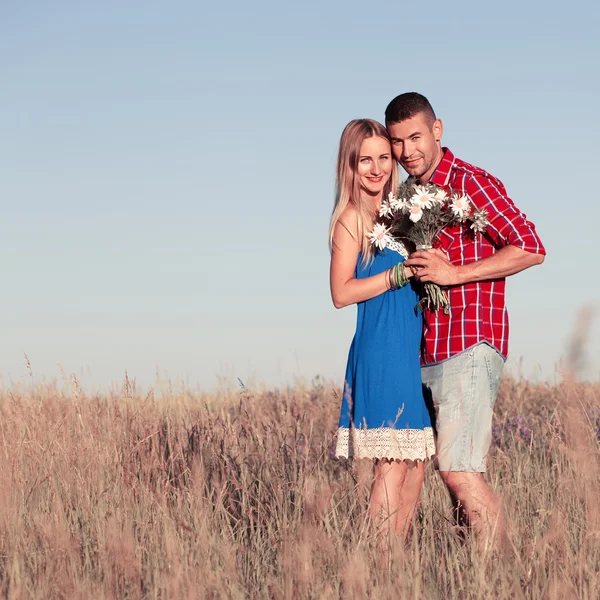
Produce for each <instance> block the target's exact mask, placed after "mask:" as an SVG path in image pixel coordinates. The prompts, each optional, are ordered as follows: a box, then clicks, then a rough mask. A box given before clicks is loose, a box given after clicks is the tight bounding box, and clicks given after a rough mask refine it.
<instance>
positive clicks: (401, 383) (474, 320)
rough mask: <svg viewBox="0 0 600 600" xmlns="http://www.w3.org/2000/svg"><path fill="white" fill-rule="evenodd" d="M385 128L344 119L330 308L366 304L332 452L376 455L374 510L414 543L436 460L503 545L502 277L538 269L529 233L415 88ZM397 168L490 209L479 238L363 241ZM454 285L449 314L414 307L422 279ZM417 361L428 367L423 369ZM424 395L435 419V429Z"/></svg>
mask: <svg viewBox="0 0 600 600" xmlns="http://www.w3.org/2000/svg"><path fill="white" fill-rule="evenodd" d="M385 124H386V127H383V125H381V124H380V123H378V122H376V121H372V120H370V119H360V120H355V121H352V122H350V123H349V124H348V125H347V126H346V128H345V129H344V132H343V133H342V137H341V140H340V148H339V154H338V161H337V177H336V185H337V198H336V204H335V208H334V211H333V215H332V218H331V226H330V233H329V238H330V245H331V251H332V252H331V271H330V284H331V294H332V298H333V303H334V305H335V306H336V308H342V307H344V306H348V305H350V304H357V305H358V319H357V326H356V334H355V336H354V340H353V342H352V346H351V347H350V353H349V357H348V366H347V370H346V377H345V386H344V395H343V400H342V408H341V417H340V424H339V429H338V435H337V448H336V454H337V456H344V457H349V458H351V457H353V458H368V459H371V460H373V461H374V465H375V472H374V481H373V487H372V490H371V499H370V512H371V514H372V516H373V517H374V518H375V519H376V521H379V523H380V524H382V525H383V528H384V529H385V530H389V529H392V530H393V531H395V532H396V533H397V534H399V535H401V536H403V538H406V535H407V534H408V531H409V528H410V524H411V521H412V517H413V515H414V513H415V510H416V507H417V503H418V499H419V495H420V492H421V487H422V485H423V478H424V461H425V460H426V459H427V458H432V457H433V455H434V454H436V465H437V467H438V469H439V472H440V475H441V477H442V480H443V481H444V483H445V484H446V486H447V488H448V490H449V492H450V494H451V496H452V497H453V499H454V500H455V502H456V503H457V505H459V506H460V507H461V510H462V513H463V514H464V516H465V517H466V520H467V522H468V524H469V525H470V526H471V527H472V528H473V530H474V531H475V532H476V533H480V534H481V535H482V536H483V537H484V538H485V539H488V538H489V536H490V535H491V534H492V533H495V534H496V535H498V536H499V538H503V537H504V530H503V523H502V516H501V510H500V505H499V501H498V498H497V497H496V496H495V494H494V492H493V490H492V488H491V487H490V486H489V484H488V483H487V481H486V480H485V479H484V476H483V473H484V472H485V470H486V455H487V453H488V450H489V448H490V444H491V437H492V412H493V406H494V402H495V400H496V396H497V394H498V387H499V383H500V377H501V374H502V368H503V366H504V361H505V359H506V355H507V350H508V347H507V338H508V318H507V313H506V307H505V303H504V289H505V278H506V277H507V276H508V275H513V274H514V273H518V272H519V271H522V270H523V269H526V268H528V267H531V266H533V265H537V264H540V263H542V262H543V260H544V255H545V250H544V247H543V245H542V243H541V241H540V239H539V237H538V236H537V234H536V232H535V227H534V225H533V224H532V223H531V222H529V221H528V220H527V219H526V217H525V215H524V214H523V213H522V212H520V211H519V209H518V208H517V207H516V206H515V205H514V203H513V202H512V200H511V199H510V198H509V197H508V196H507V194H506V190H505V188H504V186H503V185H502V183H501V182H500V181H499V180H498V179H496V178H495V177H493V176H492V175H490V174H489V173H486V172H485V171H484V170H483V169H480V168H478V167H474V166H473V165H470V164H468V163H466V162H464V161H462V160H460V159H459V158H457V157H455V156H454V155H453V154H452V152H451V151H450V150H449V149H448V148H444V147H442V145H441V139H442V132H443V128H442V122H441V120H440V119H438V118H436V115H435V113H434V111H433V109H432V107H431V105H430V103H429V101H428V100H427V98H425V97H424V96H422V95H421V94H417V93H414V92H410V93H406V94H401V95H400V96H398V97H396V98H394V99H393V100H392V101H391V102H390V104H389V105H388V107H387V109H386V111H385ZM397 163H400V165H402V167H403V168H404V170H405V171H406V172H407V173H408V174H409V176H410V177H412V178H414V179H415V180H416V181H417V182H418V183H420V184H424V183H432V184H437V185H439V186H441V187H443V188H444V189H445V190H446V191H452V192H457V193H459V194H461V195H466V196H467V197H468V198H469V200H470V201H471V203H472V204H473V205H474V207H476V208H478V209H485V210H486V212H487V217H488V221H489V224H488V226H487V229H486V231H485V234H480V235H476V236H472V235H468V225H461V226H455V227H452V228H449V229H445V230H443V231H442V232H441V234H440V235H439V236H438V240H437V241H436V244H435V246H436V248H434V249H432V250H429V251H421V252H414V253H413V254H411V255H410V257H409V256H408V252H407V251H406V249H405V247H404V246H403V244H402V243H399V242H395V243H393V244H391V246H390V245H388V246H387V247H386V248H385V249H384V250H377V249H376V247H375V246H374V245H373V244H371V242H370V239H369V235H368V234H369V233H370V231H371V230H372V229H373V224H374V221H375V219H376V218H377V216H378V215H379V209H380V207H381V203H382V199H383V198H387V197H388V194H389V193H390V192H393V193H395V191H396V188H397V185H398V177H399V175H398V165H397ZM427 281H431V282H434V283H437V284H439V285H441V286H445V287H446V286H447V293H448V297H449V301H450V313H449V314H448V315H447V314H444V312H443V311H442V310H438V311H435V312H434V311H430V310H428V309H427V308H426V309H425V310H424V313H423V315H422V316H421V314H420V313H419V312H418V311H417V310H415V305H416V304H417V301H418V295H417V292H416V291H415V290H417V289H418V286H419V282H427ZM419 355H420V363H421V364H420V365H419ZM424 395H425V396H427V397H428V400H429V401H430V402H429V404H428V405H429V406H430V407H431V408H432V412H434V414H435V419H434V420H435V423H434V425H435V432H436V436H435V439H434V432H433V428H432V420H431V417H430V412H429V410H428V408H427V404H426V401H425V398H424Z"/></svg>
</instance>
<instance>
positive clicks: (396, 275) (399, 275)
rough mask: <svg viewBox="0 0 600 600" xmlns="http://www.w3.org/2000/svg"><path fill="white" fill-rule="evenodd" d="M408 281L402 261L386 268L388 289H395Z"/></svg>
mask: <svg viewBox="0 0 600 600" xmlns="http://www.w3.org/2000/svg"><path fill="white" fill-rule="evenodd" d="M408 282H409V278H408V276H407V275H406V265H405V264H404V263H403V262H399V263H398V264H396V265H395V266H393V267H392V268H391V269H389V270H388V285H389V286H388V289H390V290H397V289H399V288H401V287H404V286H405V285H406V284H407V283H408Z"/></svg>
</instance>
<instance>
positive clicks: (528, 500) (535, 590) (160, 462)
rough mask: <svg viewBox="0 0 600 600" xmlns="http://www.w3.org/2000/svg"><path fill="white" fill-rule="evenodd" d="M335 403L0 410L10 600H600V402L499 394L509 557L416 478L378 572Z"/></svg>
mask: <svg viewBox="0 0 600 600" xmlns="http://www.w3.org/2000/svg"><path fill="white" fill-rule="evenodd" d="M338 411H339V395H338V392H337V390H336V389H334V388H332V387H331V386H330V385H327V384H324V383H323V382H322V381H320V380H318V379H317V380H315V381H314V382H313V383H312V384H310V385H303V384H301V383H298V384H297V385H295V386H294V387H291V388H289V389H283V390H247V389H241V390H240V391H239V392H227V393H225V392H224V393H222V394H215V395H210V396H208V395H201V394H198V393H195V394H194V393H191V392H186V391H185V390H180V391H174V390H171V391H166V392H165V393H164V394H163V397H161V398H160V399H157V398H155V397H154V396H153V395H152V394H149V395H140V394H138V393H136V391H135V388H134V386H133V385H132V384H131V383H130V382H129V381H126V382H125V385H124V386H123V389H122V390H121V391H120V392H119V393H116V392H114V393H110V394H106V395H98V396H93V397H89V396H86V395H85V394H83V392H82V391H81V389H80V388H79V386H78V385H76V382H75V385H74V386H73V387H72V389H71V390H70V391H68V392H65V391H64V390H62V389H60V388H59V387H57V386H52V385H39V386H34V385H31V386H28V387H27V388H25V387H22V388H19V387H13V388H12V389H11V390H6V391H4V392H2V393H0V413H1V414H0V436H1V438H0V442H1V443H0V452H1V460H2V469H0V490H1V496H0V588H1V590H2V594H3V596H4V597H6V598H248V597H249V598H337V597H342V596H343V597H344V598H367V597H371V598H394V599H396V598H550V599H552V598H560V599H561V600H565V599H566V598H590V599H597V598H598V597H600V583H599V578H598V572H599V570H600V539H599V535H600V512H599V510H600V500H599V498H600V485H599V481H598V476H599V470H598V467H599V464H598V463H599V458H600V452H599V445H598V444H599V443H598V436H599V433H600V432H599V427H600V386H599V385H590V384H588V385H584V384H578V383H574V382H565V383H563V384H561V385H557V386H549V385H534V384H531V383H528V382H527V381H524V380H522V381H518V380H515V379H511V378H505V380H504V381H503V383H502V387H501V393H500V397H499V400H498V405H497V411H496V423H495V427H494V445H493V451H492V454H493V456H492V458H491V470H490V473H489V477H490V479H491V481H492V483H493V485H494V486H495V488H496V489H497V490H498V492H499V493H500V495H501V496H502V498H503V501H504V507H505V511H506V514H507V521H508V524H509V528H510V529H509V534H510V539H511V543H512V547H511V549H510V550H509V551H508V552H507V553H506V554H505V555H503V556H498V555H496V554H495V553H494V552H493V551H489V552H481V551H479V550H478V549H477V546H476V544H474V543H473V542H472V540H471V539H470V537H469V536H468V535H467V536H466V537H465V536H464V535H463V532H461V531H460V530H457V529H456V527H455V525H454V523H453V521H452V510H451V505H450V502H449V500H448V498H447V495H446V492H445V489H444V487H443V486H442V484H441V482H440V480H439V477H438V476H437V475H436V473H435V472H434V471H433V469H432V468H431V466H429V467H428V469H427V478H426V484H425V487H424V490H423V494H422V502H421V505H420V509H419V513H418V522H417V523H416V527H415V530H414V534H413V535H412V536H411V538H410V540H409V544H408V547H407V548H406V549H402V548H398V547H396V549H395V554H394V558H393V560H392V562H391V568H390V569H389V570H385V571H384V570H380V569H378V568H377V566H376V562H377V553H376V540H375V539H374V535H373V532H372V530H371V529H370V528H369V526H368V519H367V501H368V495H369V486H370V476H371V468H370V465H369V464H368V463H361V464H358V465H355V466H354V467H353V468H352V467H351V466H350V465H348V464H347V463H346V462H342V461H338V460H333V459H332V457H331V451H332V442H333V432H334V431H335V428H336V422H337V417H338Z"/></svg>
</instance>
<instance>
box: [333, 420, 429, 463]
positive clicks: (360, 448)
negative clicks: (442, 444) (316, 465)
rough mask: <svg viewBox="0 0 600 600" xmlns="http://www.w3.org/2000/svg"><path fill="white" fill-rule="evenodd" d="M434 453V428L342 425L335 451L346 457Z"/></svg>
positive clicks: (425, 455)
mask: <svg viewBox="0 0 600 600" xmlns="http://www.w3.org/2000/svg"><path fill="white" fill-rule="evenodd" d="M434 454H435V439H434V437H433V429H432V428H431V427H425V428H424V429H394V428H392V427H380V428H378V429H365V428H356V427H352V428H351V429H348V428H347V427H340V428H339V429H338V432H337V442H336V448H335V455H336V456H338V457H344V458H388V459H393V460H425V459H426V458H431V457H433V455H434Z"/></svg>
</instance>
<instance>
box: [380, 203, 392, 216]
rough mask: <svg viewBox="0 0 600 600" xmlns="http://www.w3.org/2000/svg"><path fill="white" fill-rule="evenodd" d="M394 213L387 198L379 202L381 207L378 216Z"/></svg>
mask: <svg viewBox="0 0 600 600" xmlns="http://www.w3.org/2000/svg"><path fill="white" fill-rule="evenodd" d="M393 214H394V211H393V210H392V207H391V206H390V203H389V202H388V201H387V200H383V201H382V202H381V208H380V209H379V216H380V217H391V216H392V215H393Z"/></svg>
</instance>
